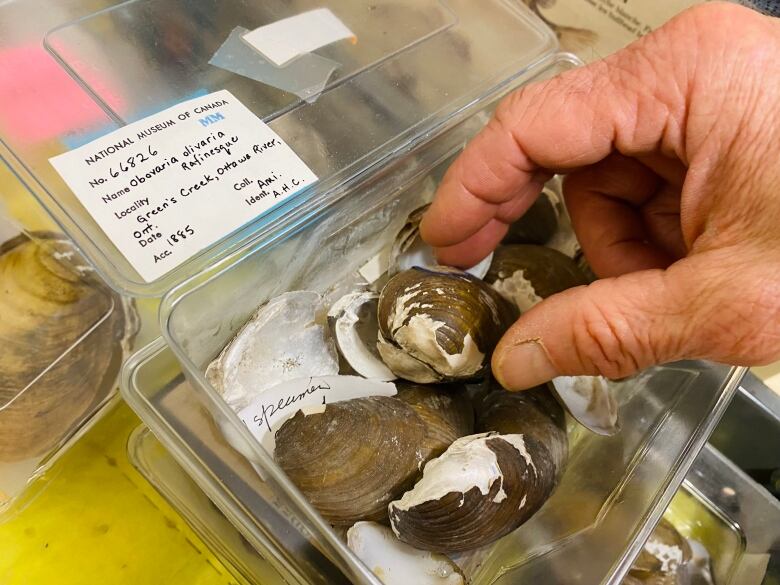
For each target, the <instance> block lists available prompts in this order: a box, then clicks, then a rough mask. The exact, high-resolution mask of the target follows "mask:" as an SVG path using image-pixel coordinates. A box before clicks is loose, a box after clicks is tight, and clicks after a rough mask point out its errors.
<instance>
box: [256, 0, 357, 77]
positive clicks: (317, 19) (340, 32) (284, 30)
mask: <svg viewBox="0 0 780 585" xmlns="http://www.w3.org/2000/svg"><path fill="white" fill-rule="evenodd" d="M243 38H244V41H245V42H246V43H248V44H249V45H251V46H252V47H254V48H255V49H256V50H258V51H259V52H260V53H262V54H263V55H264V56H265V57H266V58H268V59H269V60H270V61H272V62H274V63H275V64H276V65H278V66H279V67H281V66H283V65H285V64H286V63H288V62H290V61H291V60H292V59H295V58H296V57H298V56H300V55H305V54H306V53H311V52H312V51H316V50H317V49H319V48H320V47H324V46H325V45H329V44H331V43H335V42H336V41H341V40H343V39H349V38H351V39H353V42H356V41H357V39H356V37H355V35H354V34H353V32H352V31H351V30H349V28H347V26H346V25H345V24H344V23H343V22H341V20H339V18H338V17H337V16H336V15H335V14H333V13H332V12H331V11H330V10H328V9H327V8H318V9H317V10H310V11H309V12H304V13H302V14H298V15H296V16H291V17H289V18H284V19H282V20H278V21H276V22H274V23H271V24H267V25H265V26H261V27H259V28H256V29H255V30H253V31H251V32H248V33H246V34H245V35H244V37H243Z"/></svg>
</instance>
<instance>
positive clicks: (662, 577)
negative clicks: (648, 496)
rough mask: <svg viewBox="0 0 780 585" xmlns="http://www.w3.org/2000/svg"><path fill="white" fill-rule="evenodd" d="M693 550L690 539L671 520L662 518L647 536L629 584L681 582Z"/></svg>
mask: <svg viewBox="0 0 780 585" xmlns="http://www.w3.org/2000/svg"><path fill="white" fill-rule="evenodd" d="M692 557H693V552H692V550H691V547H690V545H689V544H688V541H687V540H686V539H685V538H684V537H683V536H682V535H681V534H680V533H679V532H677V529H676V528H675V527H674V526H673V525H672V524H671V523H670V522H668V521H667V520H661V522H660V523H659V524H658V526H656V527H655V530H653V533H652V534H651V535H650V538H648V539H647V542H646V543H645V546H644V547H643V549H642V552H641V553H640V554H639V556H638V557H637V559H636V560H635V561H634V564H633V565H632V566H631V569H630V571H629V577H628V578H627V579H626V581H625V583H627V584H628V583H637V584H640V583H641V584H645V585H680V583H681V581H680V577H682V575H683V574H684V572H685V571H684V567H685V566H686V565H687V564H688V563H689V562H690V561H691V558H692Z"/></svg>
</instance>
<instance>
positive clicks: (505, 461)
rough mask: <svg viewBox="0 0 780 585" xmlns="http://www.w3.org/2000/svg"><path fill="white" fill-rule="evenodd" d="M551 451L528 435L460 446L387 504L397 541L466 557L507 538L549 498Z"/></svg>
mask: <svg viewBox="0 0 780 585" xmlns="http://www.w3.org/2000/svg"><path fill="white" fill-rule="evenodd" d="M554 476H555V469H554V466H553V465H552V462H551V459H550V457H549V452H548V451H547V449H546V448H545V447H544V446H543V445H542V444H541V443H540V442H539V441H538V440H537V439H535V438H533V437H527V436H523V435H500V434H498V433H483V434H478V435H470V436H467V437H463V438H461V439H458V440H457V441H455V442H454V443H453V444H452V445H450V447H449V448H448V449H447V451H445V452H444V454H443V455H441V456H440V457H438V458H436V459H433V460H431V461H429V462H428V463H427V464H426V466H425V469H424V472H423V477H422V479H421V480H420V481H419V482H417V484H415V486H414V488H413V489H411V490H409V491H408V492H406V493H405V494H404V495H403V497H402V498H401V499H400V500H397V501H394V502H392V503H391V504H390V506H389V515H390V522H391V526H392V528H393V531H394V532H395V533H396V535H397V536H398V537H399V538H400V539H401V540H402V541H404V542H406V543H407V544H409V545H411V546H413V547H415V548H419V549H422V550H430V551H434V552H442V553H454V552H461V551H467V550H470V549H474V548H478V547H481V546H484V545H486V544H489V543H491V542H493V541H495V540H497V539H498V538H501V537H502V536H504V535H506V534H508V533H509V532H511V531H512V530H514V529H515V528H517V527H518V526H520V525H521V524H522V523H523V522H525V521H526V520H527V519H528V518H530V517H531V516H532V515H533V514H534V512H536V510H538V509H539V507H540V506H541V505H542V504H543V503H544V501H545V500H546V499H547V497H548V496H549V493H550V491H551V488H552V485H553V482H554Z"/></svg>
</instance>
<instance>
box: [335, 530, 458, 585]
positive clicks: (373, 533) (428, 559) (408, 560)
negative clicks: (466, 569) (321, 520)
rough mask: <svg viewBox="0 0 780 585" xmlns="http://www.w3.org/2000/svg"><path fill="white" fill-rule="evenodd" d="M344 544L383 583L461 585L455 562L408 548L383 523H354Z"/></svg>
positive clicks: (435, 554)
mask: <svg viewBox="0 0 780 585" xmlns="http://www.w3.org/2000/svg"><path fill="white" fill-rule="evenodd" d="M347 546H349V548H350V549H351V550H352V552H354V553H355V554H356V555H357V557H358V558H359V559H360V560H361V561H363V563H364V564H365V565H366V566H367V567H368V568H369V569H371V571H372V572H373V573H374V574H375V575H376V576H377V577H378V578H379V579H380V580H381V581H382V583H384V584H385V585H412V584H414V585H464V583H465V581H464V579H463V576H462V575H461V574H460V572H459V571H458V569H457V567H456V565H455V563H453V562H452V561H451V560H450V559H448V558H447V557H445V556H444V555H441V554H437V553H431V552H427V551H422V550H418V549H416V548H412V547H411V546H409V545H408V544H406V543H403V542H401V541H400V540H398V539H397V538H396V537H395V535H394V534H393V532H392V531H391V530H390V529H389V528H387V527H386V526H382V525H381V524H377V523H376V522H358V523H357V524H355V525H354V526H352V528H350V529H349V531H348V532H347Z"/></svg>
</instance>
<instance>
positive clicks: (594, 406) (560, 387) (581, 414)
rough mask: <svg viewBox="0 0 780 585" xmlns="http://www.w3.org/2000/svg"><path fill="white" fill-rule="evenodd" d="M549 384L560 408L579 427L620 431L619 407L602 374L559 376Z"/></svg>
mask: <svg viewBox="0 0 780 585" xmlns="http://www.w3.org/2000/svg"><path fill="white" fill-rule="evenodd" d="M550 387H551V390H552V391H553V393H554V394H555V396H556V397H557V398H558V400H559V401H560V403H561V404H562V405H563V407H564V408H565V409H566V410H567V411H568V412H569V414H571V416H572V417H573V418H574V419H575V420H576V421H577V422H578V423H580V424H581V425H582V426H584V427H585V428H587V429H588V430H590V431H592V432H594V433H596V434H597V435H606V436H610V435H614V434H615V433H617V432H618V431H620V424H619V422H618V418H619V414H620V412H619V406H618V403H617V399H616V398H615V395H614V393H613V391H612V388H611V387H610V385H609V383H608V380H607V379H606V378H603V377H602V376H559V377H557V378H553V380H552V381H551V382H550Z"/></svg>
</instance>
